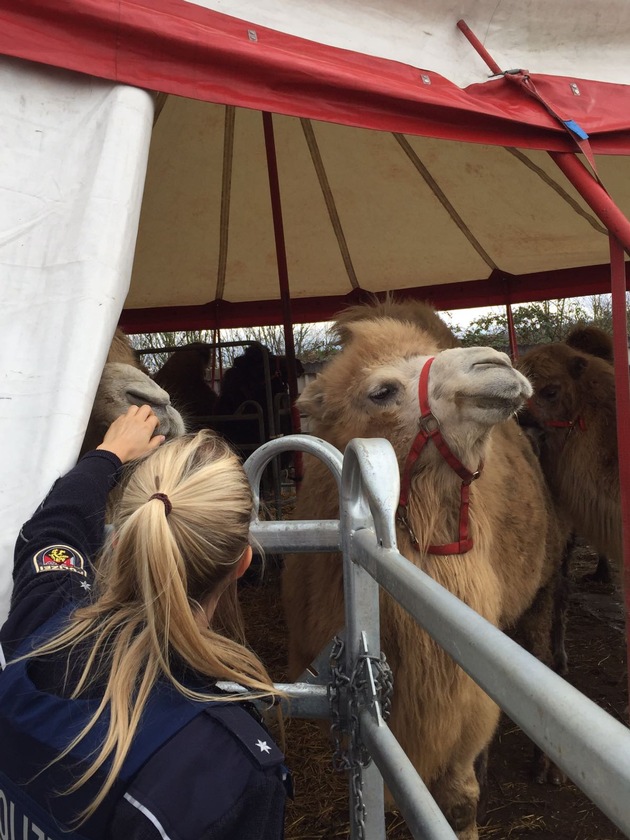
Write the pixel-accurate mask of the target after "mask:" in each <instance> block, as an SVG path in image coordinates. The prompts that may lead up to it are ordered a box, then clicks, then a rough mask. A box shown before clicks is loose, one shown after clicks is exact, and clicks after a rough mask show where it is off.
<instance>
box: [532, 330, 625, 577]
mask: <svg viewBox="0 0 630 840" xmlns="http://www.w3.org/2000/svg"><path fill="white" fill-rule="evenodd" d="M569 342H570V343H569ZM580 348H588V349H589V350H590V351H591V352H586V351H585V350H584V349H580ZM593 353H595V354H596V355H593ZM611 360H612V348H611V344H610V338H609V337H608V336H607V335H606V333H604V332H603V331H599V330H597V329H596V328H593V327H590V328H588V329H587V330H575V331H574V332H573V334H572V335H570V336H569V337H568V339H567V342H556V343H553V344H546V345H543V346H540V347H535V348H533V349H532V350H530V351H529V352H528V353H526V354H525V355H524V356H523V357H522V359H521V360H520V362H519V369H520V370H521V371H522V372H523V373H524V374H525V375H526V376H527V377H529V379H530V381H531V384H532V386H533V388H534V396H533V397H532V399H531V400H530V402H529V412H530V414H532V415H533V417H534V419H535V420H536V421H537V422H538V423H539V424H540V425H541V426H542V427H543V428H544V435H543V437H542V440H541V444H540V461H541V465H542V468H543V472H544V474H545V477H546V479H547V482H548V484H549V487H550V489H551V492H552V494H553V496H554V499H555V500H556V502H557V503H558V505H559V507H560V509H561V511H562V512H563V513H564V515H565V516H566V517H567V518H568V520H569V521H570V522H571V524H572V526H573V528H574V529H575V531H576V532H577V533H578V534H579V535H580V536H582V537H584V539H586V541H587V542H588V543H590V544H591V545H592V546H593V547H594V548H595V549H596V550H597V551H598V552H599V553H600V554H602V555H606V556H607V557H609V558H610V559H611V560H612V561H613V563H614V564H615V565H617V566H620V564H621V563H622V562H623V551H622V536H621V509H620V496H619V466H618V450H617V421H616V415H615V379H614V370H613V368H612V366H611ZM554 423H564V424H565V425H560V426H556V425H550V424H554ZM567 423H570V424H571V425H566V424H567Z"/></svg>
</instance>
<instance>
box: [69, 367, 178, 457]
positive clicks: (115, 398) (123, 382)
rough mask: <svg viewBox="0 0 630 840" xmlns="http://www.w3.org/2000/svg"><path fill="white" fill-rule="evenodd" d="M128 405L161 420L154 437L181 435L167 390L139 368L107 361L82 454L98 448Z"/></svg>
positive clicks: (176, 415) (176, 414)
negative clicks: (142, 408)
mask: <svg viewBox="0 0 630 840" xmlns="http://www.w3.org/2000/svg"><path fill="white" fill-rule="evenodd" d="M130 405H150V406H151V408H152V409H153V411H154V413H155V415H156V417H157V418H158V419H159V421H160V425H159V426H158V428H157V429H156V430H155V434H156V435H157V434H159V435H165V436H166V438H167V439H170V438H173V437H177V436H178V435H182V434H184V432H185V426H184V421H183V420H182V417H181V415H180V414H179V412H178V411H176V410H175V409H174V408H173V406H172V405H171V399H170V397H169V395H168V394H167V393H166V391H164V390H163V389H162V388H160V386H159V385H157V384H156V383H155V382H154V381H153V380H152V379H151V378H150V377H148V376H147V375H146V373H143V371H141V370H138V368H136V367H133V366H132V365H128V364H124V363H122V362H109V363H108V364H106V365H105V367H104V368H103V374H102V376H101V381H100V383H99V386H98V390H97V392H96V397H95V399H94V406H93V407H92V414H91V415H90V420H89V423H88V428H87V431H86V434H85V439H84V441H83V447H82V450H81V451H82V452H87V451H88V450H89V449H93V448H94V447H95V446H98V444H99V443H100V442H101V440H102V439H103V435H104V434H105V432H106V430H107V428H108V427H109V426H110V424H111V423H112V422H113V421H114V420H115V419H116V417H118V416H119V415H121V414H124V413H125V412H126V411H127V409H128V408H129V406H130Z"/></svg>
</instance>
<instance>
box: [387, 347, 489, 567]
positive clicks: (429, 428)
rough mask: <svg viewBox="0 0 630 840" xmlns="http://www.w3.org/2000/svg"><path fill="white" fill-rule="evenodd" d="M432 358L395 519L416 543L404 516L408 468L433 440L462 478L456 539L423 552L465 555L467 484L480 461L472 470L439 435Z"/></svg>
mask: <svg viewBox="0 0 630 840" xmlns="http://www.w3.org/2000/svg"><path fill="white" fill-rule="evenodd" d="M434 360H435V357H431V358H430V359H427V361H426V362H425V364H424V366H423V368H422V371H421V372H420V378H419V380H418V402H419V404H420V431H419V432H418V434H417V435H416V437H415V439H414V442H413V443H412V445H411V449H410V450H409V454H408V455H407V460H406V461H405V466H404V469H403V474H402V479H401V487H400V499H399V502H398V511H397V519H398V521H399V522H400V523H401V524H402V525H404V526H405V528H406V529H407V531H409V535H410V536H411V540H412V542H413V544H414V546H417V545H418V540H417V538H416V535H415V534H414V533H413V530H412V529H411V527H410V525H409V521H408V519H407V503H408V501H409V490H410V487H411V471H412V468H413V465H414V464H415V462H416V461H417V460H418V458H419V457H420V454H421V452H422V450H423V449H424V447H425V446H426V445H427V443H428V442H429V441H430V440H432V441H433V443H434V445H435V446H436V448H437V450H438V452H439V453H440V455H441V456H442V458H444V460H445V461H446V463H447V464H448V465H449V467H450V468H451V469H452V470H453V471H454V472H456V473H457V475H458V476H459V477H460V478H461V480H462V484H461V489H460V494H459V495H460V503H459V539H458V540H457V541H456V542H452V543H447V544H446V545H428V546H427V548H426V551H427V552H428V553H429V554H465V553H466V552H467V551H470V549H471V548H472V545H473V542H472V539H471V538H470V537H469V536H468V508H469V505H470V485H471V483H472V482H473V481H475V479H477V478H479V476H480V475H481V470H482V469H483V463H480V464H479V467H478V468H477V470H476V472H471V471H470V470H469V469H468V468H467V467H465V466H464V465H463V464H462V462H461V461H460V460H459V459H458V458H456V457H455V455H454V454H453V453H452V452H451V450H450V449H449V447H448V445H447V443H446V441H445V440H444V438H443V437H442V433H441V432H440V427H439V424H438V421H437V420H436V418H435V417H434V416H433V414H432V413H431V409H430V407H429V371H430V370H431V365H432V364H433V362H434Z"/></svg>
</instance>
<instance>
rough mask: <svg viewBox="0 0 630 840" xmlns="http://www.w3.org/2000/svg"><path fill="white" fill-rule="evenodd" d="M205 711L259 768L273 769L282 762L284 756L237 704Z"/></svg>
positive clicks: (216, 706) (215, 706) (209, 707)
mask: <svg viewBox="0 0 630 840" xmlns="http://www.w3.org/2000/svg"><path fill="white" fill-rule="evenodd" d="M205 711H206V713H207V714H209V715H210V717H213V718H214V719H215V720H217V721H219V722H220V723H222V724H223V726H224V727H225V728H226V729H228V730H229V731H230V732H231V733H232V734H233V735H234V736H235V737H236V739H237V740H238V741H240V743H241V744H242V746H243V747H244V748H245V750H246V752H247V753H249V755H250V756H251V758H253V759H254V762H255V763H256V764H257V765H258V766H259V767H263V768H264V767H273V766H274V765H277V764H280V763H282V761H284V755H283V754H282V752H281V751H280V750H279V749H278V747H277V745H276V744H275V742H274V741H273V739H272V738H271V737H270V735H269V733H268V732H267V730H266V729H265V728H264V727H263V726H261V725H260V724H259V723H258V722H257V721H255V720H254V718H253V717H252V716H251V715H250V714H249V712H247V711H245V709H243V708H242V707H240V706H239V705H238V703H226V704H225V705H218V704H217V705H215V704H212V705H210V706H208V707H207V708H206V710H205Z"/></svg>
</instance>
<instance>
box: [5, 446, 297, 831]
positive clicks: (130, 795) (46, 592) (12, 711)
mask: <svg viewBox="0 0 630 840" xmlns="http://www.w3.org/2000/svg"><path fill="white" fill-rule="evenodd" d="M119 468H120V461H119V459H118V458H117V457H116V456H115V455H113V454H111V453H109V452H104V451H100V450H99V451H94V452H90V453H88V454H87V455H86V456H85V457H84V458H83V459H82V460H81V461H80V462H79V463H78V464H77V466H76V467H75V468H74V469H73V470H71V471H70V472H69V473H68V474H67V475H66V476H64V477H63V478H61V479H59V480H58V481H57V482H56V483H55V485H54V486H53V488H52V490H51V491H50V493H49V495H48V497H47V498H46V499H45V500H44V502H43V503H42V505H41V506H40V508H39V509H38V510H37V511H36V513H35V514H34V516H33V517H32V518H31V519H30V520H29V521H28V522H27V523H26V524H25V525H24V526H23V528H22V530H21V532H20V535H19V537H18V540H17V544H16V549H15V566H14V572H13V578H14V589H13V595H12V600H11V609H10V613H9V617H8V619H7V621H6V622H5V624H4V625H3V626H2V628H0V665H1V666H2V668H3V671H2V673H0V740H1V744H2V746H1V748H0V823H4V824H3V825H0V835H1V836H7V837H10V836H15V837H22V835H23V836H24V837H29V838H30V837H33V838H35V837H41V838H42V840H43V839H44V838H45V837H47V836H48V837H51V838H53V837H56V836H65V837H66V838H71V837H73V836H76V837H87V838H90V840H91V838H94V840H97V838H98V840H101V839H102V840H112V838H116V840H280V838H282V837H283V836H284V832H283V824H284V806H285V799H286V791H287V785H288V773H287V770H286V768H285V767H284V764H283V756H282V753H281V752H280V750H279V749H278V747H277V746H276V745H275V743H274V742H273V740H272V739H271V737H270V736H269V733H268V732H267V730H266V729H265V728H264V727H263V725H262V724H261V723H260V721H259V720H258V719H257V717H256V716H255V712H253V710H249V709H248V707H247V704H240V703H225V702H224V703H221V702H220V694H219V692H217V701H218V702H216V703H210V704H193V703H191V702H189V701H187V700H186V699H185V698H182V697H181V695H179V694H178V693H177V692H175V691H173V690H172V689H170V688H168V687H166V686H162V687H161V688H159V689H158V690H156V692H154V694H153V695H152V698H151V700H150V703H149V706H148V708H147V710H146V714H144V715H143V718H142V721H141V726H140V729H139V732H138V735H137V737H136V739H135V741H134V746H133V748H132V750H131V753H130V755H129V756H128V759H127V761H126V763H125V766H124V768H123V771H122V772H121V777H120V779H119V782H118V784H117V786H116V787H115V789H114V790H113V791H112V793H111V795H110V796H109V797H108V799H107V800H106V802H105V803H104V805H103V807H102V808H101V809H99V811H97V813H96V815H95V817H93V818H92V819H91V820H89V821H88V822H87V823H85V824H84V825H83V826H82V827H81V828H79V829H78V830H77V832H76V833H71V834H68V833H67V828H66V829H65V831H66V833H65V834H64V830H63V828H60V826H61V825H63V824H67V822H68V821H71V818H72V816H73V815H74V814H76V813H77V812H78V811H80V810H81V809H82V808H83V807H85V806H86V805H87V804H88V803H89V802H90V801H91V798H92V797H93V795H94V793H95V788H96V784H97V783H98V781H99V779H96V780H95V782H94V784H93V785H91V786H90V785H89V784H88V785H86V786H85V788H80V789H79V791H78V793H77V794H75V795H73V796H68V795H63V796H59V795H58V793H59V791H63V790H67V787H68V785H69V783H70V782H71V781H72V778H76V775H77V770H78V769H79V770H80V771H81V772H82V769H83V768H82V767H81V766H80V761H81V759H87V757H88V756H89V751H90V749H92V748H93V747H95V746H97V745H98V739H99V737H101V736H102V732H99V731H96V732H95V733H94V736H93V737H92V739H91V740H90V739H88V740H87V741H86V742H85V743H84V744H83V745H82V746H81V747H80V748H79V749H78V751H75V752H74V753H72V754H71V755H70V756H69V757H68V759H67V760H65V761H64V762H62V763H61V764H60V763H52V764H50V766H46V765H47V764H49V763H50V759H51V758H52V757H54V756H56V755H58V754H59V752H60V751H61V749H62V748H63V747H64V746H65V745H66V744H67V741H68V737H69V734H70V733H69V731H68V730H70V731H71V730H72V728H73V726H74V727H76V726H77V724H78V722H80V721H81V720H82V719H84V717H85V716H89V715H91V712H92V711H93V709H94V705H93V703H94V698H92V699H90V698H89V697H88V698H87V699H85V700H83V699H80V700H69V699H66V698H65V697H64V696H63V695H64V686H65V684H66V682H67V671H66V666H67V664H68V663H67V661H66V659H65V658H63V657H50V656H48V657H42V658H40V659H27V660H22V661H20V662H18V663H15V664H11V659H12V658H13V657H15V656H16V654H17V655H19V654H21V653H22V652H24V651H25V650H27V649H28V648H29V647H30V646H32V644H33V643H34V640H37V642H40V641H41V640H42V637H46V636H48V634H49V633H52V632H54V630H55V629H56V627H57V626H58V625H59V623H60V621H61V619H60V616H61V617H63V616H64V615H65V614H67V612H69V611H71V610H72V608H73V606H74V605H76V604H77V603H78V602H81V601H83V600H85V599H86V598H89V597H90V590H91V587H92V581H93V569H92V566H91V564H90V561H89V558H90V557H93V556H94V555H95V554H96V552H97V551H98V549H99V548H100V546H101V542H102V536H103V527H104V518H105V506H106V501H107V495H108V492H109V490H110V489H111V488H112V487H113V486H114V484H115V482H116V477H117V473H118V470H119ZM7 663H9V664H8V665H7ZM69 664H70V666H72V663H69ZM79 728H80V727H79Z"/></svg>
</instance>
